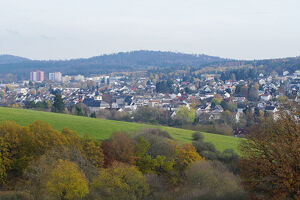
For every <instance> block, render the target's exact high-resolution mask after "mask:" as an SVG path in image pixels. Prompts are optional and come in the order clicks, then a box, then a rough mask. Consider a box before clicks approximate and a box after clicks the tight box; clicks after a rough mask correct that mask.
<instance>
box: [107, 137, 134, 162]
mask: <svg viewBox="0 0 300 200" xmlns="http://www.w3.org/2000/svg"><path fill="white" fill-rule="evenodd" d="M102 149H103V153H104V164H105V166H110V165H112V163H113V162H114V161H118V162H123V163H128V164H134V162H135V156H134V141H133V140H132V139H131V138H129V137H128V136H127V135H126V134H124V133H120V132H116V133H114V134H113V135H112V136H111V137H110V139H109V140H108V141H105V142H103V145H102Z"/></svg>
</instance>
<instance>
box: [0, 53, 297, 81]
mask: <svg viewBox="0 0 300 200" xmlns="http://www.w3.org/2000/svg"><path fill="white" fill-rule="evenodd" d="M249 65H252V66H264V68H265V69H267V71H269V70H276V71H278V72H280V71H281V69H283V68H284V69H286V70H289V71H294V70H296V69H300V57H292V58H281V59H265V60H252V61H251V60H234V59H224V58H220V57H216V56H208V55H205V54H185V53H175V52H169V51H147V50H140V51H131V52H120V53H115V54H104V55H100V56H95V57H90V58H78V59H70V60H48V61H46V60H30V59H27V58H22V57H18V56H12V55H0V73H3V74H7V73H15V74H23V76H24V75H28V72H30V71H32V70H44V71H45V72H52V71H60V72H62V73H64V74H84V75H85V74H92V73H109V72H120V71H138V70H148V69H171V70H174V69H178V68H181V67H187V66H189V67H192V68H196V69H200V68H203V67H206V66H212V67H214V66H216V67H218V66H222V67H231V66H249Z"/></svg>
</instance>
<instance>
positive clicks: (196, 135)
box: [192, 132, 204, 141]
mask: <svg viewBox="0 0 300 200" xmlns="http://www.w3.org/2000/svg"><path fill="white" fill-rule="evenodd" d="M192 137H193V140H194V141H203V139H204V136H203V134H202V133H201V132H195V133H193V136H192Z"/></svg>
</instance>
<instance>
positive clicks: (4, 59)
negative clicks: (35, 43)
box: [0, 55, 30, 64]
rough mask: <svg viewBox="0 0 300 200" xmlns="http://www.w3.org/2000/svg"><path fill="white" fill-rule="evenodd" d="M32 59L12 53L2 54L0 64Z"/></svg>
mask: <svg viewBox="0 0 300 200" xmlns="http://www.w3.org/2000/svg"><path fill="white" fill-rule="evenodd" d="M25 61H30V60H29V59H27V58H23V57H19V56H12V55H0V64H13V63H21V62H25Z"/></svg>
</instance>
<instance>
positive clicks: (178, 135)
mask: <svg viewBox="0 0 300 200" xmlns="http://www.w3.org/2000/svg"><path fill="white" fill-rule="evenodd" d="M4 120H9V121H15V122H17V123H18V124H20V125H23V126H25V125H29V124H31V123H32V122H34V121H36V120H41V121H46V122H48V123H50V124H51V126H52V127H53V128H55V129H57V130H61V129H62V128H69V129H71V130H74V131H77V132H78V133H79V134H80V135H84V134H85V133H88V134H89V136H91V137H93V138H97V139H107V138H109V137H110V135H111V134H112V133H113V132H116V131H127V132H130V131H132V132H134V131H136V130H139V129H147V128H161V129H163V130H166V131H168V132H169V133H170V134H171V136H172V137H173V138H174V139H176V140H178V141H180V142H191V139H192V134H193V131H191V130H184V129H178V128H172V127H163V126H154V125H147V124H139V123H131V122H121V121H113V120H105V119H94V118H88V117H80V116H74V115H66V114H57V113H49V112H40V111H33V110H25V109H14V108H4V107H0V122H2V121H4ZM203 135H204V137H205V138H204V140H205V141H208V142H212V143H213V144H214V145H215V146H216V148H217V149H218V150H220V151H223V150H224V149H234V150H237V146H238V143H239V141H240V139H239V138H234V137H229V136H223V135H216V134H210V133H203Z"/></svg>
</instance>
